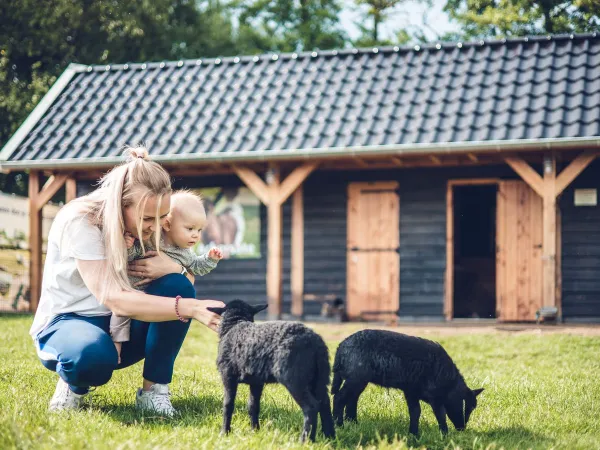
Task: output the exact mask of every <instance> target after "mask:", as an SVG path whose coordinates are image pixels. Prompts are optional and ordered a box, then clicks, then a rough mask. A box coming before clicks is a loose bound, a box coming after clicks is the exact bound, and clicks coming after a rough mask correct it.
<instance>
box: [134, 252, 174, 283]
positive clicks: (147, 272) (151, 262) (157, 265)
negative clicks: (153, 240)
mask: <svg viewBox="0 0 600 450" xmlns="http://www.w3.org/2000/svg"><path fill="white" fill-rule="evenodd" d="M127 273H128V274H129V275H132V276H135V277H140V278H143V280H142V281H140V282H138V283H136V287H138V286H143V285H145V284H148V283H150V282H151V281H152V280H155V279H157V278H160V277H163V276H165V275H168V274H170V273H181V266H180V265H179V264H177V263H176V262H175V261H173V260H172V259H171V258H169V257H167V256H164V255H159V254H158V253H157V252H155V251H149V252H146V258H145V259H138V260H135V261H132V262H130V263H129V265H128V269H127Z"/></svg>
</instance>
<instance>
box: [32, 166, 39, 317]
mask: <svg viewBox="0 0 600 450" xmlns="http://www.w3.org/2000/svg"><path fill="white" fill-rule="evenodd" d="M39 192H40V172H37V171H31V172H30V173H29V302H30V303H29V305H30V308H31V312H35V311H36V310H37V307H38V302H39V300H40V295H41V292H42V210H41V208H38V204H39V199H38V197H39V195H40V194H39Z"/></svg>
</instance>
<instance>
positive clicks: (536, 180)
mask: <svg viewBox="0 0 600 450" xmlns="http://www.w3.org/2000/svg"><path fill="white" fill-rule="evenodd" d="M596 157H597V155H596V154H594V153H589V152H583V153H581V154H580V155H579V156H577V157H576V158H575V159H574V160H573V161H571V163H570V164H569V165H568V166H567V167H565V168H564V169H563V170H562V171H561V173H560V174H559V175H558V176H557V175H556V157H555V155H548V156H547V157H546V158H544V176H543V177H541V176H540V175H539V174H538V173H537V172H536V171H535V170H533V169H532V168H531V166H530V165H529V164H527V162H525V161H523V160H522V159H520V158H512V157H511V158H506V163H507V164H508V165H509V166H511V167H512V168H513V170H514V171H515V172H517V173H518V174H519V175H520V176H521V178H522V179H523V180H524V181H525V182H526V183H527V184H528V185H529V186H530V187H531V188H532V189H533V190H534V191H535V192H537V193H538V194H539V195H540V196H541V197H542V199H543V205H544V206H543V208H544V212H543V225H542V226H543V240H542V242H543V243H542V247H543V251H542V254H543V256H542V258H543V299H544V305H545V306H556V307H557V308H558V311H559V317H562V311H561V307H562V305H561V299H562V294H561V292H558V291H559V290H560V289H561V287H562V286H561V285H562V267H561V261H560V255H561V254H562V249H561V248H560V246H561V245H562V239H561V236H559V233H560V232H561V228H560V225H557V221H558V220H560V211H558V208H557V206H556V205H557V202H556V199H557V197H558V196H559V195H560V194H561V193H562V192H563V191H564V190H565V189H566V188H567V187H568V186H569V185H570V184H571V183H572V182H573V180H574V179H575V178H576V177H577V176H578V175H579V174H580V173H581V172H583V171H584V170H585V168H586V167H587V166H589V165H590V164H591V162H592V161H593V160H594V159H595V158H596ZM557 216H558V217H559V218H557Z"/></svg>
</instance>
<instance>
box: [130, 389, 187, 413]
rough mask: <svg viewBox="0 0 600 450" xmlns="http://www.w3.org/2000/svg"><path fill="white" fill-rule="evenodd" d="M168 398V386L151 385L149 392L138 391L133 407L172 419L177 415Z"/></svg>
mask: <svg viewBox="0 0 600 450" xmlns="http://www.w3.org/2000/svg"><path fill="white" fill-rule="evenodd" d="M170 396H171V394H170V392H169V385H167V384H158V383H157V384H153V385H152V387H151V388H150V390H149V391H144V390H142V389H138V391H137V395H136V396H135V406H136V407H137V408H138V409H142V410H145V411H148V412H153V413H156V414H159V415H161V416H167V417H173V416H174V415H175V414H177V410H176V409H175V408H173V405H172V404H171V399H170Z"/></svg>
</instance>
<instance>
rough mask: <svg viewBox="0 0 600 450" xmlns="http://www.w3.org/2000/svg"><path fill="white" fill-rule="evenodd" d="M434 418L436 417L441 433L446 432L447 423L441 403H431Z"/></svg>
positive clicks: (444, 409)
mask: <svg viewBox="0 0 600 450" xmlns="http://www.w3.org/2000/svg"><path fill="white" fill-rule="evenodd" d="M431 408H432V409H433V413H434V414H435V418H436V419H437V422H438V425H439V426H440V431H441V432H442V433H443V434H448V424H447V423H446V408H445V407H444V405H442V404H434V405H431Z"/></svg>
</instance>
